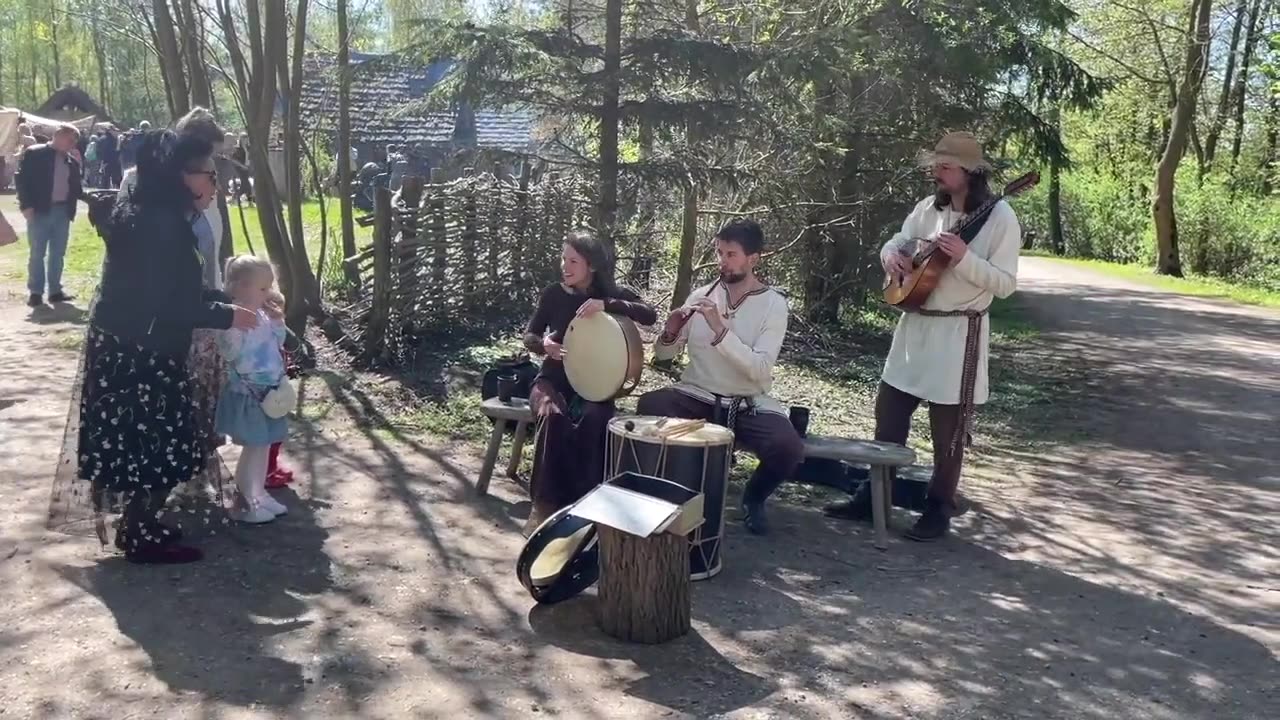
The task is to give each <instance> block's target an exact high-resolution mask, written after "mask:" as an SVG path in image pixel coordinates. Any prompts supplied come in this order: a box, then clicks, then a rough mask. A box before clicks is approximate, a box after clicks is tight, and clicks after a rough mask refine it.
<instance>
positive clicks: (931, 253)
mask: <svg viewBox="0 0 1280 720" xmlns="http://www.w3.org/2000/svg"><path fill="white" fill-rule="evenodd" d="M1038 182H1040V173H1038V172H1035V171H1032V172H1029V173H1027V174H1026V175H1023V176H1022V177H1020V178H1018V179H1017V180H1014V181H1013V182H1011V183H1009V184H1008V185H1006V186H1005V188H1004V192H1002V193H1000V194H999V195H997V196H995V197H993V198H991V199H990V200H987V201H986V202H984V203H983V204H982V205H980V206H979V207H978V209H977V210H974V211H973V212H971V213H969V214H968V215H966V216H964V217H962V218H960V220H959V221H957V222H956V223H955V225H953V226H952V227H951V229H950V230H948V232H950V233H952V234H954V235H959V236H960V237H962V238H964V241H965V243H970V242H973V238H974V237H976V236H977V234H978V230H980V229H981V228H982V224H983V223H985V222H986V220H987V217H988V216H989V215H990V214H991V210H992V209H993V208H995V206H996V203H998V202H1000V201H1001V200H1003V199H1005V198H1009V197H1013V196H1014V195H1017V194H1019V193H1023V192H1026V191H1027V190H1030V189H1031V188H1033V187H1035V186H1036V183H1038ZM914 240H915V244H916V249H915V251H914V252H913V253H912V254H911V272H910V273H908V274H906V275H900V276H893V275H886V276H885V278H884V301H885V302H886V303H888V304H890V305H893V306H896V307H908V308H919V307H921V306H923V305H924V303H925V301H926V300H928V299H929V295H930V294H931V293H932V292H933V289H934V288H936V287H937V286H938V279H939V278H941V277H942V273H943V271H945V270H946V269H947V267H948V266H949V265H950V264H951V258H950V257H948V256H947V254H946V253H944V252H942V251H940V250H938V243H937V241H936V240H927V239H924V238H914Z"/></svg>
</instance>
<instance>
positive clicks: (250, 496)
mask: <svg viewBox="0 0 1280 720" xmlns="http://www.w3.org/2000/svg"><path fill="white" fill-rule="evenodd" d="M270 460H271V446H270V445H246V446H244V447H243V448H241V449H240V461H239V462H237V463H236V487H238V488H240V496H241V497H242V498H244V501H245V506H246V507H247V508H248V509H249V510H253V509H254V508H256V507H258V506H259V505H261V503H262V500H261V498H262V496H263V495H265V494H266V492H267V490H266V486H267V464H268V463H269V461H270Z"/></svg>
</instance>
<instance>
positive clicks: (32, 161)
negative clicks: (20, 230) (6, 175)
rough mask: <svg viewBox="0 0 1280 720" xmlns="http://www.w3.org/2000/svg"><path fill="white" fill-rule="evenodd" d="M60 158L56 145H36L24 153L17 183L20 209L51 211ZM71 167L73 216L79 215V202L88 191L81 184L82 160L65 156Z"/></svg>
mask: <svg viewBox="0 0 1280 720" xmlns="http://www.w3.org/2000/svg"><path fill="white" fill-rule="evenodd" d="M57 158H58V151H57V150H55V149H54V148H53V146H52V145H32V146H31V147H29V148H27V149H26V151H25V152H23V153H22V162H21V163H19V165H18V174H17V175H16V176H15V177H14V179H13V182H14V184H15V185H17V186H18V208H19V209H20V210H26V209H27V208H31V209H32V210H35V211H36V212H37V213H47V212H49V208H51V207H53V163H54V162H55V161H56V160H57ZM63 162H65V163H67V165H69V166H70V167H68V168H67V171H68V178H69V180H70V187H69V188H68V192H67V202H68V204H70V206H71V207H70V211H69V212H70V214H71V219H72V220H74V219H75V217H76V201H77V200H79V199H80V198H81V196H82V195H83V193H84V191H83V189H82V188H81V187H80V163H78V162H76V161H75V159H74V158H72V157H71V156H70V155H64V156H63Z"/></svg>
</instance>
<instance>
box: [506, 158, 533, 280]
mask: <svg viewBox="0 0 1280 720" xmlns="http://www.w3.org/2000/svg"><path fill="white" fill-rule="evenodd" d="M529 175H530V167H529V163H527V162H526V163H524V167H523V169H522V170H521V171H520V190H519V191H518V192H517V193H516V228H515V229H516V232H517V233H518V235H516V238H515V242H513V243H511V280H510V283H511V286H512V287H520V286H521V284H522V283H521V279H522V278H521V275H522V273H523V270H524V250H525V248H526V246H527V245H528V244H529V242H530V240H531V239H532V238H533V232H532V230H533V228H531V227H530V224H529V201H530V198H529Z"/></svg>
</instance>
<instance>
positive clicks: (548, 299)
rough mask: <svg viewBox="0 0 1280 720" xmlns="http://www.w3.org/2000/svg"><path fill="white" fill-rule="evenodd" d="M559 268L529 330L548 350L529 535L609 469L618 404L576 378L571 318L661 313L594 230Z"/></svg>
mask: <svg viewBox="0 0 1280 720" xmlns="http://www.w3.org/2000/svg"><path fill="white" fill-rule="evenodd" d="M560 272H561V281H560V282H558V283H556V284H554V285H551V286H549V287H547V288H546V289H545V290H543V291H542V297H541V299H540V300H539V301H538V308H537V309H536V310H535V311H534V313H533V318H532V319H530V320H529V327H528V328H527V329H526V330H525V336H524V344H525V346H526V347H527V348H528V349H529V351H530V352H533V353H536V354H538V355H545V356H546V359H545V360H543V361H542V370H541V371H540V372H539V373H538V376H537V378H535V379H534V381H533V387H532V388H531V390H530V392H529V405H530V407H531V408H532V409H533V412H534V415H535V417H536V418H537V428H538V429H537V441H536V443H535V447H534V456H533V477H532V478H531V479H530V481H529V491H530V495H532V496H533V509H532V510H531V511H530V512H529V519H528V521H527V522H526V523H525V534H526V535H527V534H529V533H531V532H533V530H535V529H536V528H537V527H538V525H540V524H541V523H542V521H543V520H545V519H546V518H547V517H548V516H549V515H552V514H553V513H555V512H556V511H557V510H559V509H560V508H563V507H565V506H566V505H570V504H572V503H573V502H575V501H577V500H578V499H579V498H581V497H582V496H583V495H585V494H586V493H587V492H588V491H589V490H591V488H593V487H595V486H596V485H598V484H599V483H600V480H601V478H602V476H603V474H604V460H605V458H604V455H605V452H604V445H605V433H606V432H607V430H608V424H609V420H610V419H612V418H613V412H614V406H613V402H612V401H609V402H590V401H587V400H583V399H582V398H581V397H579V396H578V394H577V393H575V392H574V391H573V387H572V386H570V385H569V378H568V377H567V376H566V375H565V372H564V363H563V361H562V358H563V355H562V350H563V348H562V347H561V343H562V342H564V333H565V330H567V329H568V328H569V323H571V322H573V319H574V318H575V317H577V316H579V315H590V314H592V313H597V312H607V313H613V314H616V315H623V316H626V317H628V318H631V319H632V320H634V321H635V322H637V323H639V324H641V325H652V324H653V323H654V322H656V321H657V319H658V313H657V311H656V310H654V309H653V307H652V306H650V305H647V304H645V303H644V302H641V300H640V296H638V295H636V294H635V293H634V292H632V291H631V290H628V289H625V288H619V287H618V286H617V285H616V284H615V283H614V280H613V262H612V259H611V253H610V252H609V250H608V249H607V248H606V247H605V246H604V244H603V243H602V242H600V240H599V238H597V237H596V236H595V235H593V234H591V233H589V232H585V231H577V232H573V233H570V235H569V237H568V238H567V239H566V240H565V243H564V248H563V250H562V251H561V255H560Z"/></svg>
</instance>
